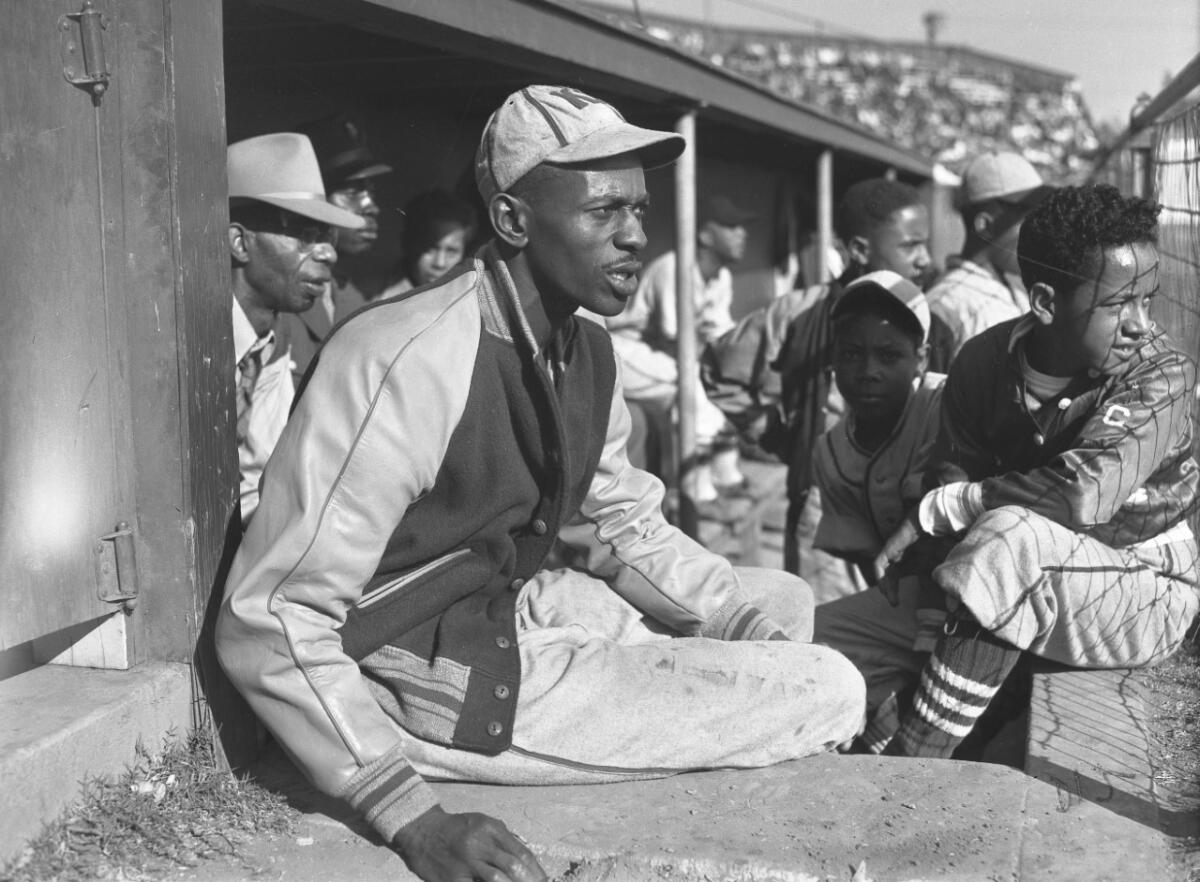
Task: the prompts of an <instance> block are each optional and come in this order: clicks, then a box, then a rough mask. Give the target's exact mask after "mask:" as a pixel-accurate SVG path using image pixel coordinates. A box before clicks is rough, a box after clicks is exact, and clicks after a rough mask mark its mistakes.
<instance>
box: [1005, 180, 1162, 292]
mask: <svg viewBox="0 0 1200 882" xmlns="http://www.w3.org/2000/svg"><path fill="white" fill-rule="evenodd" d="M1161 210H1162V206H1161V205H1159V204H1157V203H1155V202H1151V201H1149V200H1147V199H1141V198H1138V197H1136V196H1131V197H1128V198H1127V197H1125V196H1122V195H1121V193H1120V191H1119V190H1118V189H1117V188H1116V187H1113V186H1112V185H1110V184H1086V185H1084V186H1082V187H1062V188H1061V189H1059V190H1056V191H1055V192H1054V193H1052V194H1051V195H1050V196H1049V197H1048V198H1047V199H1046V200H1045V201H1044V202H1042V204H1041V205H1039V206H1038V207H1037V208H1035V209H1034V210H1033V211H1031V212H1030V213H1029V214H1028V215H1027V216H1026V217H1025V222H1024V223H1023V224H1022V225H1021V234H1020V237H1019V239H1018V240H1017V261H1018V263H1019V264H1020V266H1021V281H1023V282H1024V283H1025V287H1026V289H1032V288H1033V286H1034V285H1035V284H1037V283H1038V282H1041V283H1042V284H1045V285H1049V286H1050V287H1051V288H1053V289H1054V290H1055V291H1062V292H1071V291H1074V290H1075V289H1076V288H1077V287H1079V283H1080V282H1082V281H1084V280H1086V279H1088V278H1091V277H1092V276H1093V275H1095V273H1096V268H1097V260H1098V259H1099V257H1100V253H1101V252H1102V251H1105V250H1107V249H1109V248H1119V247H1120V246H1122V245H1132V244H1133V243H1135V242H1152V243H1153V242H1156V241H1157V240H1158V213H1159V212H1160V211H1161Z"/></svg>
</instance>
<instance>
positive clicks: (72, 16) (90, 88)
mask: <svg viewBox="0 0 1200 882" xmlns="http://www.w3.org/2000/svg"><path fill="white" fill-rule="evenodd" d="M107 28H108V17H107V16H106V15H104V13H102V12H101V11H100V10H99V9H97V8H96V6H95V3H94V2H93V0H83V8H81V9H80V10H79V11H78V12H68V13H67V14H66V15H61V16H59V19H58V34H59V43H60V49H61V51H62V62H63V76H64V77H66V79H67V82H68V83H71V84H72V85H75V86H79V87H80V88H81V89H83V90H84V91H86V92H91V93H92V98H93V99H94V100H95V101H96V102H97V103H98V102H99V101H100V96H101V95H103V94H104V93H105V91H106V90H107V89H108V80H109V76H110V74H109V70H108V60H107V59H106V58H105V56H104V31H105V30H106V29H107Z"/></svg>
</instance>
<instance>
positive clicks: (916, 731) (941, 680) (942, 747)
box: [884, 619, 1021, 758]
mask: <svg viewBox="0 0 1200 882" xmlns="http://www.w3.org/2000/svg"><path fill="white" fill-rule="evenodd" d="M952 627H953V626H952ZM1020 657H1021V651H1020V650H1019V649H1017V648H1016V647H1015V646H1013V645H1012V644H1011V643H1005V642H1004V641H1003V640H1000V639H999V638H997V637H995V636H994V635H992V634H991V632H989V631H987V630H985V629H983V628H981V627H980V626H979V625H978V623H976V622H973V621H969V620H962V619H959V621H958V622H957V627H954V628H953V630H952V631H951V632H950V633H946V634H943V635H942V638H941V639H940V640H939V641H938V645H937V649H935V650H934V652H933V655H932V656H930V658H929V662H928V663H927V664H926V665H925V670H924V671H923V672H922V673H921V683H920V685H919V686H918V687H917V694H916V695H915V696H914V697H913V703H912V708H910V709H909V711H908V713H907V714H906V715H905V717H904V719H903V721H902V722H901V724H900V729H899V731H898V732H896V735H895V737H894V738H893V739H892V741H891V743H890V744H889V745H888V746H887V749H886V750H885V751H884V753H886V754H889V755H892V756H924V757H943V758H945V757H949V756H950V755H951V754H952V753H954V749H955V748H956V747H957V746H958V745H959V742H961V741H962V740H963V738H965V737H966V736H967V735H968V734H969V733H970V731H971V729H972V728H973V727H974V726H975V722H976V721H977V720H978V719H979V717H980V716H981V715H982V714H983V712H984V711H985V710H986V709H987V706H988V704H989V703H990V702H991V700H992V696H994V695H995V694H996V692H997V690H999V688H1000V686H1001V684H1003V683H1004V679H1005V678H1006V677H1007V676H1008V674H1009V672H1010V671H1011V670H1012V669H1013V666H1014V665H1015V664H1016V663H1017V660H1018V659H1019V658H1020Z"/></svg>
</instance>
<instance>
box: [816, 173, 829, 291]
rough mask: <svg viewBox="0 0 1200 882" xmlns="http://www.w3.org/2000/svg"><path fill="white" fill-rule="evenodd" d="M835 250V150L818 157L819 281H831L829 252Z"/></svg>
mask: <svg viewBox="0 0 1200 882" xmlns="http://www.w3.org/2000/svg"><path fill="white" fill-rule="evenodd" d="M832 250H833V151H832V150H828V149H827V150H823V151H821V155H820V156H819V157H817V275H818V276H819V278H818V279H817V282H818V283H819V284H822V285H824V284H825V283H826V282H828V281H829V276H830V268H829V254H830V252H831V251H832Z"/></svg>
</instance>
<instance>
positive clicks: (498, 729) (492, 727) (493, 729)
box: [488, 720, 504, 738]
mask: <svg viewBox="0 0 1200 882" xmlns="http://www.w3.org/2000/svg"><path fill="white" fill-rule="evenodd" d="M503 732H504V727H503V726H502V725H500V724H499V723H497V722H496V721H495V720H492V722H490V723H488V734H489V735H491V736H492V737H493V738H499V737H500V735H501V734H502V733H503Z"/></svg>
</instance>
